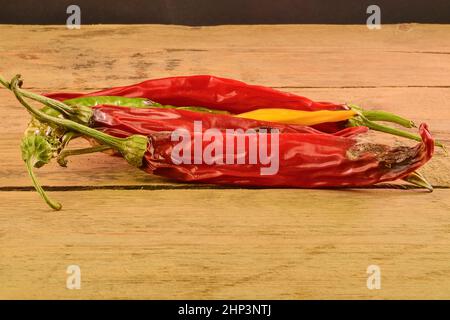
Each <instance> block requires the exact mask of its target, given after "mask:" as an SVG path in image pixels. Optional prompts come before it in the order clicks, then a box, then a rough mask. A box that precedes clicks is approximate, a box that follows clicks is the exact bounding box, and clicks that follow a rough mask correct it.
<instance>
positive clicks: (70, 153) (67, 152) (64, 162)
mask: <svg viewBox="0 0 450 320" xmlns="http://www.w3.org/2000/svg"><path fill="white" fill-rule="evenodd" d="M110 149H111V147H110V146H105V145H100V146H95V147H90V148H82V149H73V150H63V151H61V152H60V154H59V155H58V158H57V159H56V160H57V161H58V163H59V165H60V166H62V167H66V166H67V160H66V158H67V157H69V156H76V155H81V154H89V153H95V152H102V151H106V150H110Z"/></svg>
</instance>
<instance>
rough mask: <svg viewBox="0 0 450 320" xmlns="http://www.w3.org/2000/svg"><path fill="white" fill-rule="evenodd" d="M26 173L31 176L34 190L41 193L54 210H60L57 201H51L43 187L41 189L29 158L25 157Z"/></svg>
mask: <svg viewBox="0 0 450 320" xmlns="http://www.w3.org/2000/svg"><path fill="white" fill-rule="evenodd" d="M25 164H26V167H27V171H28V174H29V175H30V177H31V181H33V186H34V188H35V189H36V191H37V192H38V193H39V194H40V195H41V197H42V199H44V201H45V202H46V203H47V204H48V205H49V206H50V207H51V208H52V209H55V210H61V208H62V206H61V204H60V203H59V202H56V201H53V200H52V199H50V198H49V197H48V196H47V194H46V193H45V191H44V189H42V187H41V185H40V184H39V181H38V180H37V178H36V176H35V174H34V171H33V163H32V161H31V159H27V160H26V161H25Z"/></svg>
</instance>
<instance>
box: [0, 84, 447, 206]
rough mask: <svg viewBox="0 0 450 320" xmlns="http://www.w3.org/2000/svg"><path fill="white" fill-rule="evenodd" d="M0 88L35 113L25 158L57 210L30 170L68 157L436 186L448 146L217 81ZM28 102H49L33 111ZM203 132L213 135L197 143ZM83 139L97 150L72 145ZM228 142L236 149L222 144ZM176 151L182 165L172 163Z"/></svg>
mask: <svg viewBox="0 0 450 320" xmlns="http://www.w3.org/2000/svg"><path fill="white" fill-rule="evenodd" d="M0 83H1V84H2V85H4V86H5V87H7V88H8V89H10V90H11V91H12V92H13V93H14V94H15V96H16V98H17V99H18V101H19V102H20V103H21V104H22V105H23V106H24V107H25V108H26V109H27V110H28V111H29V112H30V114H31V115H32V120H31V122H30V125H29V127H28V128H27V130H26V132H25V137H24V138H23V141H22V155H23V159H24V161H25V163H26V166H27V169H28V171H29V173H30V175H31V178H32V180H33V183H34V185H35V187H36V190H37V191H38V192H39V193H40V194H41V196H42V197H43V198H44V199H45V201H46V202H47V203H48V204H49V205H50V206H51V207H52V208H54V209H56V210H58V209H60V208H61V205H60V204H59V203H57V202H54V201H52V200H51V199H49V198H48V196H47V195H46V193H45V192H44V190H43V189H42V188H41V187H40V185H39V183H38V182H37V180H36V177H35V175H34V173H33V168H34V167H37V168H38V167H40V166H42V165H44V164H46V163H48V162H49V161H50V160H51V159H52V158H54V157H56V158H57V161H58V163H59V164H60V165H62V166H66V165H67V157H68V156H73V155H78V154H86V153H92V152H103V151H107V150H112V151H113V152H112V154H115V155H120V156H122V157H123V158H125V160H126V161H128V162H129V163H130V164H131V165H133V166H136V167H139V168H141V169H142V170H144V171H146V172H149V173H152V174H156V175H160V176H164V177H168V178H172V179H176V180H180V181H190V182H202V183H211V184H221V185H231V186H244V187H250V186H251V187H303V188H318V187H356V186H369V185H373V184H375V183H379V182H384V181H393V180H396V179H405V180H407V181H409V182H411V183H414V184H416V185H419V186H421V187H426V188H427V189H429V190H432V187H431V186H430V184H429V183H428V182H426V180H425V178H424V177H423V176H421V175H420V174H419V173H417V172H416V170H417V169H418V168H420V167H421V166H422V165H424V164H425V163H426V162H427V161H428V160H430V159H431V157H432V155H433V150H434V145H435V144H436V145H438V146H442V144H440V143H439V142H435V141H434V140H433V138H432V136H431V135H430V133H429V131H428V128H427V126H426V125H425V124H421V125H420V128H419V133H420V135H416V134H413V133H411V132H409V131H405V130H400V129H398V128H395V127H391V126H386V125H384V124H380V123H379V122H380V121H383V122H391V123H395V124H397V125H400V126H403V127H406V128H413V127H415V124H414V123H413V122H412V121H410V120H408V119H405V118H402V117H400V116H398V115H395V114H391V113H388V112H384V111H375V110H363V109H362V108H360V107H358V106H354V105H346V104H334V103H329V102H315V101H312V100H310V99H308V98H305V97H301V96H298V95H294V94H291V93H286V92H281V91H277V90H274V89H271V88H267V87H263V86H255V85H249V84H246V83H243V82H240V81H236V80H231V79H224V78H218V77H213V76H187V77H171V78H164V79H155V80H148V81H144V82H141V83H138V84H134V85H130V86H124V87H115V88H111V89H107V90H101V91H97V92H92V93H88V94H81V93H52V94H47V95H38V94H35V93H32V92H29V91H26V90H24V89H22V88H21V85H22V81H21V79H20V76H16V77H14V78H13V79H12V80H11V81H10V82H7V81H6V80H4V79H2V78H0ZM27 99H28V100H34V101H36V102H39V103H41V104H43V105H44V106H43V107H42V108H36V107H33V106H31V105H30V104H29V103H28V102H27ZM199 123H200V124H201V126H200V132H198V130H197V129H198V126H197V127H196V124H199ZM368 130H377V131H381V132H385V133H389V134H393V135H397V136H401V137H405V138H409V139H413V140H417V141H419V143H418V144H417V145H415V146H413V147H406V146H400V147H391V146H388V145H382V144H377V143H373V142H370V141H367V139H360V136H361V135H362V134H364V133H366V132H367V131H368ZM211 132H213V133H211ZM174 133H176V134H174ZM260 133H261V134H264V138H265V139H266V140H265V141H266V145H265V147H264V148H265V149H264V151H265V153H264V152H263V153H262V151H261V150H259V153H258V154H257V155H256V156H254V155H253V154H252V150H253V151H254V150H256V149H255V144H256V143H257V142H258V141H259V140H258V139H262V138H261V137H260V136H259V134H260ZM199 134H200V135H202V136H203V137H204V136H208V138H207V139H206V140H205V139H204V138H202V139H200V140H199V137H198V135H199ZM174 137H176V138H177V139H174ZM77 138H85V139H87V140H88V141H89V142H91V144H92V146H90V147H88V148H84V149H70V148H69V147H68V145H69V143H70V141H72V140H73V139H77ZM255 139H256V140H255ZM180 141H183V142H184V144H183V148H181V149H182V150H181V151H180V150H179V149H180ZM225 141H227V143H228V142H230V143H232V144H230V145H231V147H230V145H228V147H224V148H219V147H218V145H219V144H218V143H219V142H221V143H223V142H225ZM269 141H270V143H271V144H270V145H268V142H269ZM198 148H201V149H202V150H203V149H204V150H208V155H209V156H211V157H212V158H213V160H210V161H205V160H204V158H202V156H204V153H201V154H200V156H198V155H197V153H196V150H197V149H198ZM269 149H270V150H269ZM175 150H177V151H178V154H179V155H180V158H181V159H182V160H184V161H181V160H180V159H175V158H174V151H175ZM205 152H206V151H205ZM269 154H270V156H272V157H273V156H276V160H277V164H276V170H275V171H272V172H271V173H270V174H264V173H263V172H264V168H266V169H267V164H268V162H267V161H268V160H267V159H269V160H270V159H272V160H273V158H270V157H269V158H267V157H266V158H264V155H265V156H268V155H269ZM258 157H259V158H258ZM258 159H265V160H266V161H265V162H264V161H260V162H258V161H257V160H258ZM266 171H267V170H266Z"/></svg>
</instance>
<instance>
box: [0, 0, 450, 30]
mask: <svg viewBox="0 0 450 320" xmlns="http://www.w3.org/2000/svg"><path fill="white" fill-rule="evenodd" d="M71 4H76V5H79V6H80V8H81V23H82V24H97V23H161V24H182V25H194V26H195V25H218V24H278V23H279V24H282V23H324V24H361V23H365V22H366V19H367V17H368V14H367V13H366V9H367V7H368V6H369V5H371V4H376V5H378V6H380V8H381V23H382V24H383V23H401V22H418V23H450V0H428V1H426V0H378V1H375V0H372V1H367V0H346V1H343V0H240V1H239V0H128V1H127V0H122V1H119V0H0V23H2V24H65V23H66V19H67V17H68V14H67V13H66V9H67V7H68V6H69V5H71Z"/></svg>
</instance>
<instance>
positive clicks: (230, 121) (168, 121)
mask: <svg viewBox="0 0 450 320" xmlns="http://www.w3.org/2000/svg"><path fill="white" fill-rule="evenodd" d="M92 109H93V110H94V113H93V118H92V126H93V127H94V128H97V129H99V130H107V131H108V133H109V134H112V135H114V136H121V137H124V136H128V135H130V134H144V135H149V134H152V133H154V132H159V131H173V130H176V129H180V128H183V129H186V130H189V131H193V129H194V121H201V122H202V126H203V128H204V129H208V128H218V129H238V128H240V129H243V130H247V129H261V128H266V129H267V128H273V129H278V130H279V131H280V132H281V133H288V132H291V133H312V134H325V133H323V132H321V131H318V130H316V129H314V128H311V127H308V126H301V125H289V124H282V123H275V122H267V121H259V120H252V119H244V118H237V117H233V116H229V115H222V114H210V113H201V112H193V111H189V110H178V109H163V108H142V109H141V108H127V107H117V106H103V105H100V106H95V107H92ZM367 131H368V129H367V127H351V128H346V129H344V130H341V131H338V132H336V133H334V135H337V136H345V137H351V136H355V135H357V134H360V133H365V132H367Z"/></svg>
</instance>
